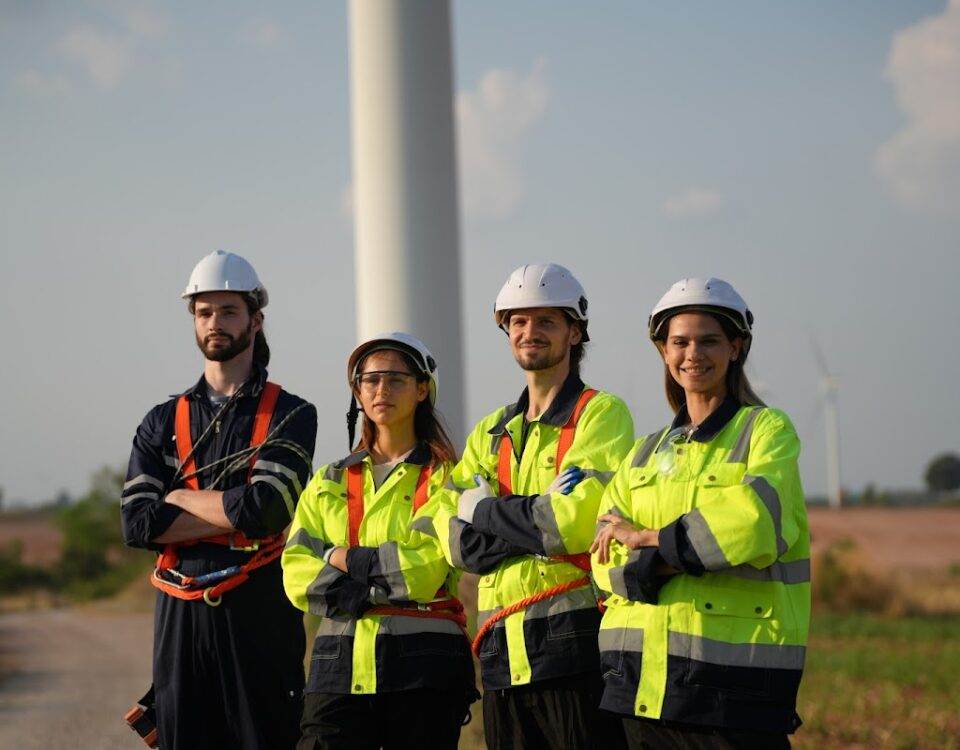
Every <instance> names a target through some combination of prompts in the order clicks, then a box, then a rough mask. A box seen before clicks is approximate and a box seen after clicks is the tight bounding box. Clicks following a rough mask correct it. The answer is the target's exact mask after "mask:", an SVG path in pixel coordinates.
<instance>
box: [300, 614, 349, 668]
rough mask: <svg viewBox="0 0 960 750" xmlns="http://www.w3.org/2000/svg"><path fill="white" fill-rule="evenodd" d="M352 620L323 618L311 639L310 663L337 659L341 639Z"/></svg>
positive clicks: (344, 636)
mask: <svg viewBox="0 0 960 750" xmlns="http://www.w3.org/2000/svg"><path fill="white" fill-rule="evenodd" d="M353 622H354V621H353V620H339V619H332V618H329V617H325V618H323V620H322V621H321V623H320V627H319V628H318V629H317V634H316V636H315V637H314V639H313V650H312V652H311V655H310V659H311V660H312V661H315V660H324V659H339V658H340V652H341V647H342V644H343V639H344V638H347V637H349V636H347V635H346V632H347V629H348V628H349V627H350V625H351V624H353Z"/></svg>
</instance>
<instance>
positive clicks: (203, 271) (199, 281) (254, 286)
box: [180, 250, 268, 307]
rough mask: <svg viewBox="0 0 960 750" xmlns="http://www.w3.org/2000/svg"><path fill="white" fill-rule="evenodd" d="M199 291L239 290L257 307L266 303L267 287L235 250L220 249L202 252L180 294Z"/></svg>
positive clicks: (190, 295)
mask: <svg viewBox="0 0 960 750" xmlns="http://www.w3.org/2000/svg"><path fill="white" fill-rule="evenodd" d="M203 292H241V293H243V294H248V295H250V296H251V297H252V298H253V300H254V301H255V302H256V304H257V307H266V306H267V299H268V297H267V290H266V288H265V287H264V286H263V284H261V283H260V279H259V278H258V277H257V272H256V271H254V270H253V266H251V265H250V263H249V262H248V261H247V260H246V259H245V258H241V257H240V256H239V255H237V254H236V253H225V252H224V251H223V250H217V251H216V252H213V253H210V255H205V256H204V257H203V258H201V259H200V262H199V263H197V265H195V266H194V267H193V272H192V273H191V274H190V281H188V282H187V288H186V289H185V290H184V291H183V294H181V295H180V296H181V297H183V298H185V299H186V298H188V297H193V296H194V295H195V294H201V293H203Z"/></svg>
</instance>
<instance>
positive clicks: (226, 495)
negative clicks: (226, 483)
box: [223, 484, 247, 533]
mask: <svg viewBox="0 0 960 750" xmlns="http://www.w3.org/2000/svg"><path fill="white" fill-rule="evenodd" d="M246 489H247V485H246V484H241V485H240V486H239V487H232V488H231V489H229V490H224V491H223V514H224V515H225V516H226V517H227V520H228V521H230V525H231V526H233V528H235V529H237V530H238V531H242V530H243V529H242V526H243V523H242V521H241V518H240V510H241V508H242V507H243V493H244V492H245V491H246ZM244 533H246V532H244Z"/></svg>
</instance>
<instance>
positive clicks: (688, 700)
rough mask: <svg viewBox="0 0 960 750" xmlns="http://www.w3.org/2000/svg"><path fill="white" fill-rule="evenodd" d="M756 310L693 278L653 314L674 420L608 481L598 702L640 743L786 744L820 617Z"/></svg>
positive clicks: (598, 546)
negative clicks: (762, 370) (748, 363)
mask: <svg viewBox="0 0 960 750" xmlns="http://www.w3.org/2000/svg"><path fill="white" fill-rule="evenodd" d="M752 324H753V315H752V314H751V313H750V311H749V310H748V309H747V305H746V303H745V302H744V300H743V298H742V297H741V296H740V295H739V294H738V293H737V292H736V290H734V289H733V287H732V286H730V285H729V284H728V283H726V282H724V281H721V280H719V279H683V280H681V281H679V282H677V283H676V284H674V285H673V287H672V288H671V289H670V290H669V291H668V292H667V293H666V294H665V295H664V296H663V298H662V299H661V300H660V302H659V303H658V304H657V306H656V307H655V308H654V310H653V314H652V315H651V316H650V326H649V328H650V337H651V339H652V340H653V341H654V343H655V344H656V346H657V349H658V350H659V352H660V354H661V356H662V357H663V361H664V372H665V381H666V391H667V400H668V401H669V403H670V406H671V407H672V409H673V411H674V412H675V414H676V418H675V419H674V421H673V423H672V424H671V425H668V426H667V427H665V428H664V429H662V430H658V431H657V432H654V433H651V434H650V435H648V436H646V437H645V438H641V439H640V440H638V441H637V442H636V444H635V445H634V447H633V449H632V450H631V451H630V453H628V454H627V457H626V458H625V459H624V461H623V463H622V464H621V465H620V467H619V469H618V470H617V473H616V475H615V476H614V479H613V480H612V481H611V482H610V484H608V485H607V489H606V491H605V494H604V497H603V500H602V501H601V504H600V518H599V526H598V531H597V537H596V540H595V541H594V544H593V547H592V548H591V551H592V552H594V556H593V571H594V576H595V579H596V581H597V584H598V585H599V586H600V588H601V589H603V590H605V591H606V592H607V600H606V606H607V610H606V613H605V614H604V617H603V622H602V624H601V626H600V637H599V640H600V652H601V664H602V668H603V670H604V692H603V699H602V702H601V708H604V709H606V710H608V711H612V712H614V713H617V714H620V715H621V718H622V721H623V725H624V730H625V733H626V735H627V738H628V744H629V746H630V748H631V749H632V750H636V749H637V748H645V749H646V748H667V747H669V748H750V749H751V750H753V749H755V748H789V747H790V741H789V735H790V734H791V733H792V732H794V731H795V730H796V728H797V727H798V726H799V725H800V719H799V717H798V716H797V714H796V709H795V706H796V696H797V689H798V687H799V684H800V677H801V674H802V671H803V663H804V655H805V648H806V641H807V630H808V626H809V620H810V534H809V531H808V527H807V516H806V509H805V506H804V500H803V491H802V489H801V486H800V476H799V472H798V469H797V457H798V455H799V452H800V443H799V440H798V439H797V434H796V432H795V431H794V428H793V425H792V424H791V423H790V420H789V419H788V418H787V416H786V415H785V414H784V413H783V412H781V411H778V410H776V409H770V408H767V407H765V406H764V405H763V404H762V402H761V401H760V399H759V398H758V397H757V396H756V395H755V394H754V392H753V391H752V389H751V388H750V384H749V382H748V381H747V377H746V375H745V374H744V371H743V365H744V362H745V360H746V358H747V353H748V351H749V349H750V343H751V341H752V331H751V329H752Z"/></svg>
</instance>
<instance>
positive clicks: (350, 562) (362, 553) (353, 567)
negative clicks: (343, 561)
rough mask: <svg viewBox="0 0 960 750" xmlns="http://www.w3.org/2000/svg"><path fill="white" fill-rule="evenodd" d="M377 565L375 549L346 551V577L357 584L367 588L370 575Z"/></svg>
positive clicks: (361, 548) (377, 558)
mask: <svg viewBox="0 0 960 750" xmlns="http://www.w3.org/2000/svg"><path fill="white" fill-rule="evenodd" d="M377 564H379V555H378V554H377V548H376V547H350V548H349V549H348V550H347V575H348V576H350V577H351V578H352V579H353V580H354V581H356V582H357V583H362V584H363V585H364V586H366V587H369V586H370V573H371V571H372V570H373V567H374V566H375V565H377ZM369 593H370V592H369V588H368V589H367V594H369Z"/></svg>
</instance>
